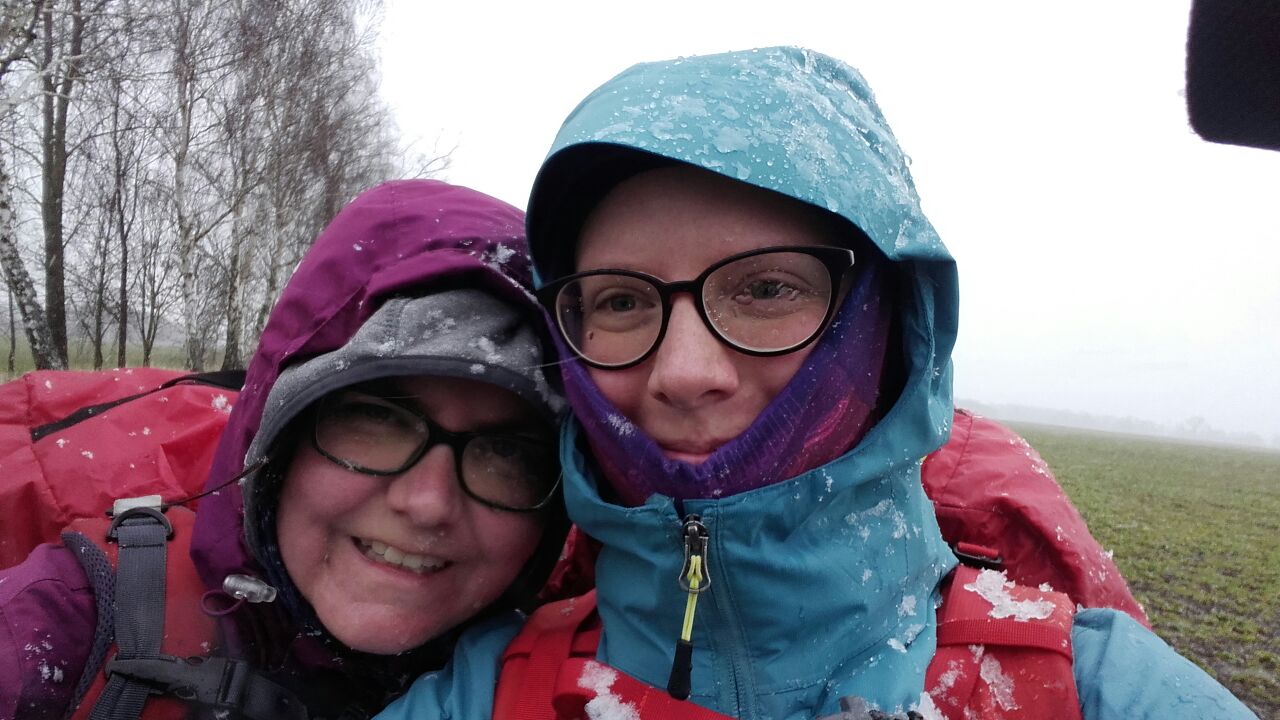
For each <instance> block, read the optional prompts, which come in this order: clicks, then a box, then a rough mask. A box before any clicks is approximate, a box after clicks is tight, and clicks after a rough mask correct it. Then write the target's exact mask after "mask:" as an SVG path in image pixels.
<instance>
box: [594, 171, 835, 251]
mask: <svg viewBox="0 0 1280 720" xmlns="http://www.w3.org/2000/svg"><path fill="white" fill-rule="evenodd" d="M820 216H821V211H819V210H818V209H817V208H815V207H813V206H810V205H807V204H805V203H802V202H800V201H798V200H794V199H792V198H787V197H784V196H781V195H778V194H777V193H772V192H769V191H766V190H763V189H761V188H757V187H755V186H753V185H750V184H748V183H744V182H739V181H736V180H732V179H729V178H725V177H722V176H719V175H716V174H715V173H711V172H708V171H706V170H702V169H699V168H692V167H669V168H661V169H658V170H651V171H648V172H644V173H640V174H638V175H636V176H633V177H631V178H629V179H627V180H625V181H623V182H621V183H619V184H618V186H617V187H615V188H614V189H613V190H612V191H610V192H609V193H608V194H607V195H606V196H605V198H604V199H603V200H602V201H601V202H600V203H599V204H598V205H597V206H596V207H595V208H594V209H593V210H592V211H591V213H590V214H589V215H588V217H587V221H586V222H585V223H584V225H583V230H582V234H581V236H580V237H579V241H578V243H577V247H576V257H575V260H576V265H577V268H578V270H586V269H597V268H601V267H625V268H629V269H635V270H645V271H652V272H654V274H660V273H659V272H658V271H660V270H661V268H662V266H664V265H667V264H669V263H670V262H672V261H674V260H680V261H683V260H685V259H688V258H689V257H691V256H696V257H700V258H702V259H704V260H707V261H708V262H714V261H715V260H717V259H719V258H721V257H724V256H727V255H731V254H734V253H737V252H744V251H747V250H754V249H758V248H761V247H768V246H771V245H825V244H830V243H831V242H832V237H831V232H830V230H829V225H828V224H827V223H826V222H824V221H823V219H822V218H821V217H820ZM673 253H676V254H677V255H679V257H673ZM682 264H683V262H682Z"/></svg>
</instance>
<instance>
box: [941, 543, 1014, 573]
mask: <svg viewBox="0 0 1280 720" xmlns="http://www.w3.org/2000/svg"><path fill="white" fill-rule="evenodd" d="M951 552H953V553H955V554H956V559H958V560H959V561H960V562H962V563H964V564H965V565H968V566H969V567H972V568H978V569H980V570H999V569H1000V568H1001V566H1003V565H1004V558H1002V557H1000V556H999V555H997V556H995V557H989V556H987V555H975V554H973V553H967V552H964V551H962V550H960V548H958V547H953V548H951Z"/></svg>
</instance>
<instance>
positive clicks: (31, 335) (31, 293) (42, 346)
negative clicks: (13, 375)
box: [0, 157, 67, 370]
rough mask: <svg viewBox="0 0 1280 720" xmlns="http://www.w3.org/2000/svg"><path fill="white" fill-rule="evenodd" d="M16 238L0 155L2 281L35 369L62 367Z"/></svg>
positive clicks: (6, 175)
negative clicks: (7, 286) (14, 310)
mask: <svg viewBox="0 0 1280 720" xmlns="http://www.w3.org/2000/svg"><path fill="white" fill-rule="evenodd" d="M16 239H17V238H16V237H15V233H14V217H13V198H12V196H11V194H10V192H9V174H8V172H7V170H6V168H5V166H4V159H3V158H2V157H0V268H3V270H4V279H5V282H6V283H7V284H8V285H9V290H10V292H12V293H13V296H14V303H15V304H16V305H17V306H18V312H19V314H20V315H21V316H22V329H23V331H24V332H25V333H26V336H27V343H28V344H30V345H31V356H32V358H33V359H34V360H35V365H36V368H37V369H40V370H64V369H66V367H67V363H66V361H65V360H63V358H62V356H61V355H59V354H58V353H57V352H56V349H55V348H54V346H53V338H52V335H51V334H50V332H49V324H48V322H47V321H46V319H45V314H44V308H42V307H40V301H39V299H38V298H37V297H36V288H35V283H34V282H32V281H31V274H30V273H28V272H27V267H26V265H25V264H23V262H22V256H21V255H20V254H19V253H18V245H17V242H16Z"/></svg>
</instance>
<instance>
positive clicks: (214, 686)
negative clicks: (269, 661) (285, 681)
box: [105, 655, 307, 720]
mask: <svg viewBox="0 0 1280 720" xmlns="http://www.w3.org/2000/svg"><path fill="white" fill-rule="evenodd" d="M105 670H106V673H107V676H108V677H111V676H114V675H119V676H122V677H123V678H126V679H127V680H129V681H131V682H134V683H140V684H142V685H144V686H146V687H147V689H148V690H149V691H150V693H151V694H152V695H170V696H173V697H177V698H179V699H181V700H185V701H187V702H190V703H196V704H199V705H204V706H207V707H212V708H215V709H222V710H226V709H234V710H236V711H237V712H239V713H240V714H241V715H242V716H243V717H245V718H250V720H271V719H273V718H288V719H290V720H305V719H306V717H307V713H306V708H305V706H304V705H303V703H302V702H301V701H299V700H298V699H297V698H296V697H295V696H294V695H293V694H292V693H290V692H289V691H288V690H285V689H284V688H283V687H281V686H279V685H277V684H275V683H274V682H271V681H270V680H268V679H266V678H265V677H263V676H261V675H260V674H258V673H257V672H255V671H254V670H253V668H252V667H251V666H250V665H249V663H247V662H245V661H243V660H234V659H232V658H225V657H215V658H198V657H195V658H179V657H173V656H172V655H159V656H157V657H151V658H121V657H120V656H119V655H117V656H115V657H114V658H112V659H111V660H109V661H107V664H106V668H105Z"/></svg>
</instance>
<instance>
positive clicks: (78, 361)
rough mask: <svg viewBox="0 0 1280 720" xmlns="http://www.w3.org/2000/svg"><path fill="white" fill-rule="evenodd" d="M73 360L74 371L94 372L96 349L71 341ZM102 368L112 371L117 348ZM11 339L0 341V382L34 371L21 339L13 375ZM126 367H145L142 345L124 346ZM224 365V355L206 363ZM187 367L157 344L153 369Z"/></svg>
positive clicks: (176, 353)
mask: <svg viewBox="0 0 1280 720" xmlns="http://www.w3.org/2000/svg"><path fill="white" fill-rule="evenodd" d="M67 350H68V352H69V354H70V356H71V357H70V358H69V362H68V364H69V365H70V366H71V368H70V369H72V370H92V369H93V350H92V349H91V348H89V347H88V346H87V345H85V344H84V343H77V342H74V341H73V342H71V343H70V344H69V346H68V348H67ZM103 354H104V355H105V356H106V357H105V358H104V359H103V364H102V367H103V369H110V368H114V367H115V366H116V350H115V347H114V346H113V347H111V348H109V349H104V350H103ZM8 357H9V340H8V338H7V337H2V338H0V381H7V380H12V379H14V378H17V377H21V376H22V375H25V374H27V373H29V372H31V371H32V370H34V369H35V365H34V364H33V363H32V360H31V352H30V351H29V350H28V349H27V344H26V341H25V340H19V342H18V349H17V352H16V353H15V354H14V368H15V369H14V372H12V373H10V372H9V367H8ZM125 359H126V361H127V362H126V363H125V367H142V345H133V344H130V345H128V346H126V347H125ZM220 362H221V356H220V355H219V356H218V357H215V358H214V359H213V360H209V361H206V363H205V365H206V369H216V368H217V367H218V363H220ZM185 365H186V354H185V353H184V352H183V349H182V348H181V347H179V346H171V345H157V346H156V347H154V348H153V349H152V351H151V367H159V368H174V369H181V368H183V367H185Z"/></svg>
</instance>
